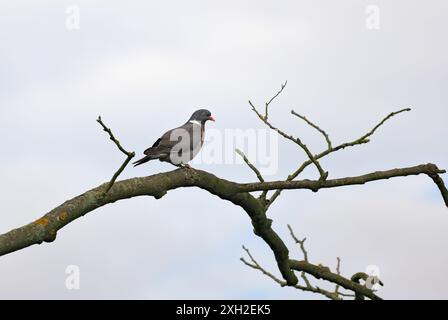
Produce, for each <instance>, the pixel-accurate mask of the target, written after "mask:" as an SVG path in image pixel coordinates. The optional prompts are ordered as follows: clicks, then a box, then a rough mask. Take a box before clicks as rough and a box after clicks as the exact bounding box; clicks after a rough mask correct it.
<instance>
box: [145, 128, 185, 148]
mask: <svg viewBox="0 0 448 320" xmlns="http://www.w3.org/2000/svg"><path fill="white" fill-rule="evenodd" d="M192 137H193V125H192V124H191V123H186V124H184V125H183V126H180V127H178V128H175V129H171V130H169V131H167V132H165V133H164V134H163V135H162V136H161V137H160V138H159V139H157V141H156V142H155V143H154V144H153V145H152V147H150V148H148V149H146V150H145V151H144V154H146V155H153V154H165V155H167V154H169V153H170V152H171V149H173V147H174V146H176V145H178V144H179V145H178V147H180V148H187V147H189V145H190V143H191V142H190V141H191V140H192ZM184 144H185V146H184Z"/></svg>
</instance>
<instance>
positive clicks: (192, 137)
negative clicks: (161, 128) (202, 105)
mask: <svg viewBox="0 0 448 320" xmlns="http://www.w3.org/2000/svg"><path fill="white" fill-rule="evenodd" d="M208 120H212V121H215V119H214V118H213V117H212V115H211V113H210V111H208V110H206V109H200V110H197V111H195V112H194V113H193V114H192V116H191V117H190V119H189V120H188V121H187V122H186V123H185V124H183V125H182V126H180V127H178V128H175V129H171V130H169V131H167V132H165V133H164V134H163V135H162V136H161V137H160V138H159V139H157V140H156V142H154V144H153V145H152V146H151V147H149V148H148V149H146V150H145V151H144V152H143V153H144V154H145V157H143V158H141V159H140V160H137V161H135V162H134V163H133V164H134V166H138V165H141V164H143V163H145V162H148V161H151V160H156V159H159V160H160V161H164V162H169V163H171V164H173V165H175V166H182V165H186V164H187V163H188V162H189V161H190V160H192V159H193V158H194V157H195V156H196V155H197V153H198V152H199V150H200V149H201V147H202V144H203V143H204V133H205V123H206V122H207V121H208Z"/></svg>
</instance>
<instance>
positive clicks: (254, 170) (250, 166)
mask: <svg viewBox="0 0 448 320" xmlns="http://www.w3.org/2000/svg"><path fill="white" fill-rule="evenodd" d="M235 152H236V153H237V154H238V155H239V156H240V157H241V158H243V161H244V162H245V163H246V164H247V166H248V167H249V168H250V169H251V170H252V171H253V172H254V173H255V175H256V176H257V178H258V180H259V181H260V182H264V178H263V176H262V175H261V173H260V170H258V169H257V167H255V166H254V165H253V164H252V163H251V162H250V160H249V159H248V158H247V157H246V155H245V154H244V153H243V152H242V151H241V150H239V149H235ZM267 194H268V190H264V191H263V192H262V193H261V195H260V197H259V199H260V200H262V201H263V203H266V196H267Z"/></svg>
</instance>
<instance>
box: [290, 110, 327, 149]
mask: <svg viewBox="0 0 448 320" xmlns="http://www.w3.org/2000/svg"><path fill="white" fill-rule="evenodd" d="M291 114H293V115H295V116H296V117H299V118H300V119H302V120H303V121H305V122H306V123H308V124H309V125H310V126H311V127H313V128H314V129H316V130H317V131H319V132H320V133H322V135H323V136H324V138H325V141H326V142H327V146H328V149H331V140H330V137H329V136H328V134H327V133H326V132H325V131H324V130H322V129H321V128H320V127H319V126H317V125H315V124H314V123H313V122H311V121H310V120H308V119H307V118H306V117H305V116H302V115H300V114H298V113H297V112H295V111H294V110H291Z"/></svg>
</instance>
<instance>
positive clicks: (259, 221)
mask: <svg viewBox="0 0 448 320" xmlns="http://www.w3.org/2000/svg"><path fill="white" fill-rule="evenodd" d="M286 84H287V82H285V84H284V85H282V87H281V89H280V91H279V92H278V93H277V94H276V95H274V96H273V97H272V98H271V99H270V100H269V101H268V102H267V103H266V105H265V115H264V116H263V115H261V114H260V113H259V112H258V111H257V109H256V108H255V106H254V105H253V104H252V103H251V102H250V101H249V104H250V105H251V107H252V109H253V111H254V112H255V113H256V114H257V115H258V117H259V118H260V119H261V120H262V121H263V122H264V123H265V124H266V125H267V126H268V127H269V128H271V129H273V130H275V131H277V132H278V133H279V134H280V135H281V136H283V137H284V138H286V139H288V140H291V141H293V142H294V143H296V144H297V145H299V146H300V148H302V149H303V150H304V151H305V153H306V154H307V156H308V158H309V159H308V160H307V161H305V162H304V163H302V165H301V166H300V167H299V168H298V169H297V170H296V171H295V172H293V173H292V174H291V175H290V176H288V178H287V179H286V180H285V181H265V179H264V178H263V177H262V175H261V173H260V171H259V170H258V169H257V168H256V167H255V166H254V165H253V164H252V163H251V162H250V161H249V159H248V158H247V157H246V156H245V155H244V154H243V153H242V152H241V151H240V150H236V152H237V153H238V154H239V155H240V156H242V157H243V160H244V161H245V163H246V164H247V165H248V166H249V168H250V169H251V170H252V171H253V172H254V173H255V174H256V176H257V178H258V180H259V181H258V182H252V183H237V182H233V181H228V180H225V179H222V178H218V177H217V176H215V175H213V174H210V173H208V172H205V171H201V170H194V169H191V168H190V169H188V168H182V169H177V170H174V171H170V172H165V173H160V174H155V175H151V176H148V177H141V178H133V179H127V180H122V181H116V179H117V178H118V176H119V175H120V174H121V172H122V171H123V170H124V169H125V167H126V166H127V164H128V163H129V162H130V160H131V159H132V158H133V157H134V155H135V153H134V152H128V151H126V150H125V149H124V148H123V147H122V146H121V144H120V142H119V141H118V140H117V139H116V138H115V136H114V135H113V133H112V131H111V129H109V128H108V127H107V126H106V125H105V124H104V123H103V122H102V120H101V117H98V119H97V122H98V123H99V124H100V125H101V126H102V128H103V130H104V131H105V132H107V133H108V134H109V138H110V140H112V141H113V142H114V144H115V145H116V146H117V148H118V149H119V151H121V152H122V153H124V154H125V155H126V156H127V158H126V160H125V161H124V162H123V164H122V165H121V166H120V168H119V169H118V171H117V172H115V174H114V175H113V177H112V179H111V180H110V181H109V182H106V183H104V184H102V185H100V186H98V187H96V188H94V189H92V190H89V191H87V192H85V193H83V194H81V195H79V196H77V197H75V198H73V199H71V200H68V201H65V202H64V203H63V204H61V205H59V206H58V207H56V208H54V209H53V210H51V211H49V212H48V213H46V214H45V215H44V216H42V217H41V218H39V219H37V220H36V221H33V222H31V223H29V224H27V225H25V226H22V227H19V228H17V229H14V230H11V231H9V232H6V233H4V234H2V235H0V256H1V255H5V254H8V253H11V252H14V251H17V250H20V249H23V248H26V247H28V246H31V245H33V244H41V243H42V242H52V241H54V240H55V239H56V235H57V232H58V231H59V230H60V229H61V228H63V227H64V226H66V225H67V224H68V223H70V222H72V221H74V220H76V219H78V218H79V217H81V216H83V215H85V214H86V213H88V212H91V211H93V210H95V209H97V208H99V207H102V206H104V205H107V204H110V203H114V202H116V201H119V200H123V199H129V198H133V197H137V196H153V197H154V198H156V199H160V198H161V197H163V196H164V195H165V194H166V193H167V192H168V191H170V190H173V189H177V188H183V187H198V188H200V189H203V190H206V191H208V192H209V193H211V194H213V195H216V196H218V197H219V198H221V199H223V200H227V201H229V202H231V203H233V204H235V205H237V206H239V207H241V208H242V209H243V210H244V211H245V212H246V213H247V215H248V216H249V218H250V220H251V223H252V226H253V230H254V233H255V235H257V236H259V237H260V238H262V239H263V241H264V242H265V243H266V244H267V245H268V246H269V248H270V249H271V250H272V253H273V255H274V257H275V260H276V262H277V266H278V270H279V271H280V273H281V276H282V278H283V279H280V278H277V277H276V276H275V275H273V274H272V273H270V272H268V271H266V270H265V269H263V268H262V267H261V266H260V264H258V262H257V261H256V260H255V259H254V257H253V256H252V255H251V254H250V252H249V250H248V249H247V248H245V247H243V248H244V250H245V251H246V253H247V255H248V256H249V258H250V260H251V262H248V261H246V260H245V259H244V258H241V261H242V262H243V263H245V264H246V265H247V266H249V267H251V268H254V269H257V270H260V271H261V272H262V273H263V274H265V275H266V276H268V277H270V278H271V279H273V280H274V281H275V282H277V283H279V284H280V285H282V286H291V287H295V288H297V289H300V290H304V291H309V292H315V293H319V294H323V295H325V296H326V297H328V298H330V299H341V297H345V296H347V297H348V296H355V298H356V299H364V298H365V297H367V298H370V299H380V298H379V297H378V296H377V295H376V294H375V293H374V291H373V290H371V289H369V288H368V287H366V285H362V284H360V280H365V281H367V279H369V278H368V276H367V275H366V274H365V273H357V274H355V275H353V276H352V278H351V279H347V278H345V277H343V276H342V275H341V272H340V259H339V258H338V260H337V267H336V273H334V272H332V271H331V270H330V269H329V268H328V267H325V266H322V265H315V264H312V263H310V262H309V261H308V252H307V250H306V249H305V245H304V242H305V240H306V239H305V238H304V239H303V240H299V239H298V238H297V237H296V236H295V235H294V232H293V230H292V228H291V227H290V226H289V225H288V229H289V231H290V234H291V237H292V238H293V239H294V241H295V242H296V243H297V244H299V245H300V249H301V251H302V253H303V255H304V260H300V261H299V260H294V259H290V257H289V250H288V248H287V246H286V245H285V243H284V242H283V240H282V239H281V238H280V237H279V236H278V234H277V233H276V232H275V231H274V230H273V229H272V220H271V219H269V218H268V217H267V215H266V212H267V210H268V209H269V206H270V205H271V204H272V203H273V201H275V199H276V198H277V197H278V196H279V195H280V193H281V191H282V190H285V189H307V190H312V191H314V192H317V191H318V190H320V189H324V188H335V187H342V186H350V185H360V184H365V183H368V182H372V181H377V180H385V179H390V178H394V177H405V176H410V175H419V174H425V175H427V176H429V177H430V178H431V179H432V180H433V182H434V183H435V184H436V186H437V187H438V189H439V190H440V192H441V194H442V197H443V199H444V202H445V204H446V206H447V207H448V191H447V188H446V186H445V183H444V181H443V179H442V178H441V177H440V174H443V173H445V170H441V169H439V168H438V167H437V166H436V165H435V164H431V163H428V164H422V165H417V166H413V167H407V168H397V169H391V170H385V171H376V172H372V173H368V174H363V175H359V176H353V177H345V178H339V179H330V180H328V179H327V176H328V172H325V171H324V170H323V169H322V167H321V166H320V163H319V161H318V160H319V159H321V158H323V157H325V156H327V155H329V154H331V153H333V152H336V151H338V150H341V149H344V148H346V147H350V146H355V145H360V144H364V143H367V142H369V139H368V138H369V137H370V136H372V135H373V134H374V133H375V131H376V130H377V129H378V128H379V127H381V126H382V125H383V124H384V123H385V122H386V121H387V120H389V119H390V118H392V117H393V116H395V115H397V114H399V113H401V112H405V111H409V110H410V109H402V110H399V111H396V112H392V113H390V114H389V115H388V116H386V117H385V118H384V119H382V121H381V122H380V123H378V124H377V125H376V126H375V127H374V128H373V129H372V130H371V131H369V132H368V133H366V134H364V135H363V136H361V137H360V138H359V139H356V140H354V141H352V142H347V143H343V144H340V145H338V146H336V147H333V146H332V144H331V140H330V138H329V136H328V134H327V133H326V132H325V131H323V130H322V129H320V127H318V126H317V125H315V124H314V123H313V122H311V121H309V120H308V119H307V118H305V117H304V116H301V115H299V114H296V113H295V112H294V111H292V113H293V115H296V116H298V117H299V118H301V119H303V120H304V121H305V122H307V123H308V124H309V125H311V126H312V127H313V128H315V129H317V130H318V131H319V132H320V133H322V134H323V135H324V137H325V139H326V141H327V147H328V148H327V150H325V151H323V152H321V153H319V154H317V155H313V154H312V153H311V151H310V150H309V149H308V147H307V146H306V145H305V144H304V143H303V142H302V141H301V140H300V139H299V138H294V137H293V136H291V135H288V134H286V133H284V132H283V131H281V130H279V129H278V128H276V127H274V126H273V125H272V124H271V123H270V122H269V121H268V112H269V105H270V104H271V103H272V102H273V101H274V100H275V99H276V98H277V97H278V96H279V95H280V94H281V92H282V91H283V89H284V88H285V86H286ZM310 164H314V165H315V166H316V168H317V169H318V171H319V174H320V178H319V179H318V180H308V179H306V180H294V179H295V178H296V177H297V176H298V175H299V174H300V173H301V172H302V171H303V170H304V169H305V168H306V167H307V166H308V165H310ZM271 190H275V193H274V194H273V195H272V196H271V198H270V199H269V200H266V196H267V192H268V191H271ZM256 191H261V192H262V195H261V196H260V197H259V198H255V197H254V196H253V195H252V194H251V192H256ZM295 272H300V276H301V279H302V280H303V282H304V283H305V285H301V284H299V283H298V281H299V279H298V278H297V276H296V274H295ZM308 275H311V276H313V277H315V278H316V279H323V280H325V281H329V282H331V283H333V284H335V285H336V287H335V291H334V292H330V291H328V290H325V289H322V288H320V287H318V286H313V285H312V284H311V281H309V279H308V277H307V276H308ZM340 288H344V289H346V290H349V291H352V292H354V295H352V294H348V293H343V292H340Z"/></svg>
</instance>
